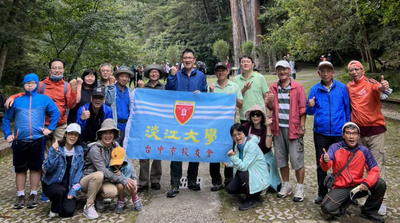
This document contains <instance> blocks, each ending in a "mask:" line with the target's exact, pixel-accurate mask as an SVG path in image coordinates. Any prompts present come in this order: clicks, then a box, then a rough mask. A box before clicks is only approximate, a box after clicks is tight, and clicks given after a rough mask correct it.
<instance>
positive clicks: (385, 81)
mask: <svg viewBox="0 0 400 223" xmlns="http://www.w3.org/2000/svg"><path fill="white" fill-rule="evenodd" d="M381 85H382V86H383V87H384V88H385V90H387V89H389V82H388V81H387V80H385V77H384V76H383V75H381Z"/></svg>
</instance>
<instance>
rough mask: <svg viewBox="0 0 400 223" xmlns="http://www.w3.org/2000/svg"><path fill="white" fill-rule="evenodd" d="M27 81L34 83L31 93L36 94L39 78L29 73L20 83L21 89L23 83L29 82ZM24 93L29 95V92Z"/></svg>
mask: <svg viewBox="0 0 400 223" xmlns="http://www.w3.org/2000/svg"><path fill="white" fill-rule="evenodd" d="M29 81H35V82H36V88H35V89H33V91H32V92H37V89H38V87H39V78H38V76H37V75H36V74H34V73H30V74H27V75H25V77H24V81H23V82H22V88H23V87H24V85H25V83H26V82H29ZM25 92H26V93H29V91H25Z"/></svg>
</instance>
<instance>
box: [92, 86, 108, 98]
mask: <svg viewBox="0 0 400 223" xmlns="http://www.w3.org/2000/svg"><path fill="white" fill-rule="evenodd" d="M95 95H100V96H103V97H105V96H106V91H105V88H104V87H95V88H93V91H92V96H95Z"/></svg>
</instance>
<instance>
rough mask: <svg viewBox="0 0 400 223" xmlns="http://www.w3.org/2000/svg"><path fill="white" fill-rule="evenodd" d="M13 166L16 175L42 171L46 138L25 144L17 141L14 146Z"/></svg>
mask: <svg viewBox="0 0 400 223" xmlns="http://www.w3.org/2000/svg"><path fill="white" fill-rule="evenodd" d="M12 149H13V165H14V167H15V172H16V173H22V172H26V171H27V170H28V169H29V170H41V169H42V164H43V156H44V137H41V138H39V139H36V140H33V141H32V142H23V141H19V140H15V141H14V142H13V144H12Z"/></svg>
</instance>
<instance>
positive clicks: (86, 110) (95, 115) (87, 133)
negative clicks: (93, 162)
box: [76, 87, 113, 149]
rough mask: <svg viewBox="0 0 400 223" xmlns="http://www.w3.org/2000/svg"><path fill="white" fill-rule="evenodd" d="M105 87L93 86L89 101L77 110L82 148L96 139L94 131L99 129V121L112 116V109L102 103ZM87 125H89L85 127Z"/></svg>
mask: <svg viewBox="0 0 400 223" xmlns="http://www.w3.org/2000/svg"><path fill="white" fill-rule="evenodd" d="M104 101H105V89H104V87H96V88H93V93H92V96H90V102H89V103H87V104H85V105H83V106H82V107H80V108H79V110H78V114H77V117H78V120H76V123H78V124H79V125H80V126H81V129H82V131H81V132H82V134H81V140H82V144H83V147H84V149H86V146H87V144H89V143H91V142H94V141H96V132H97V130H99V129H100V127H101V123H103V121H104V120H105V119H107V118H113V114H112V110H111V108H110V107H109V106H107V105H106V104H104ZM87 126H90V127H88V128H87Z"/></svg>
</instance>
